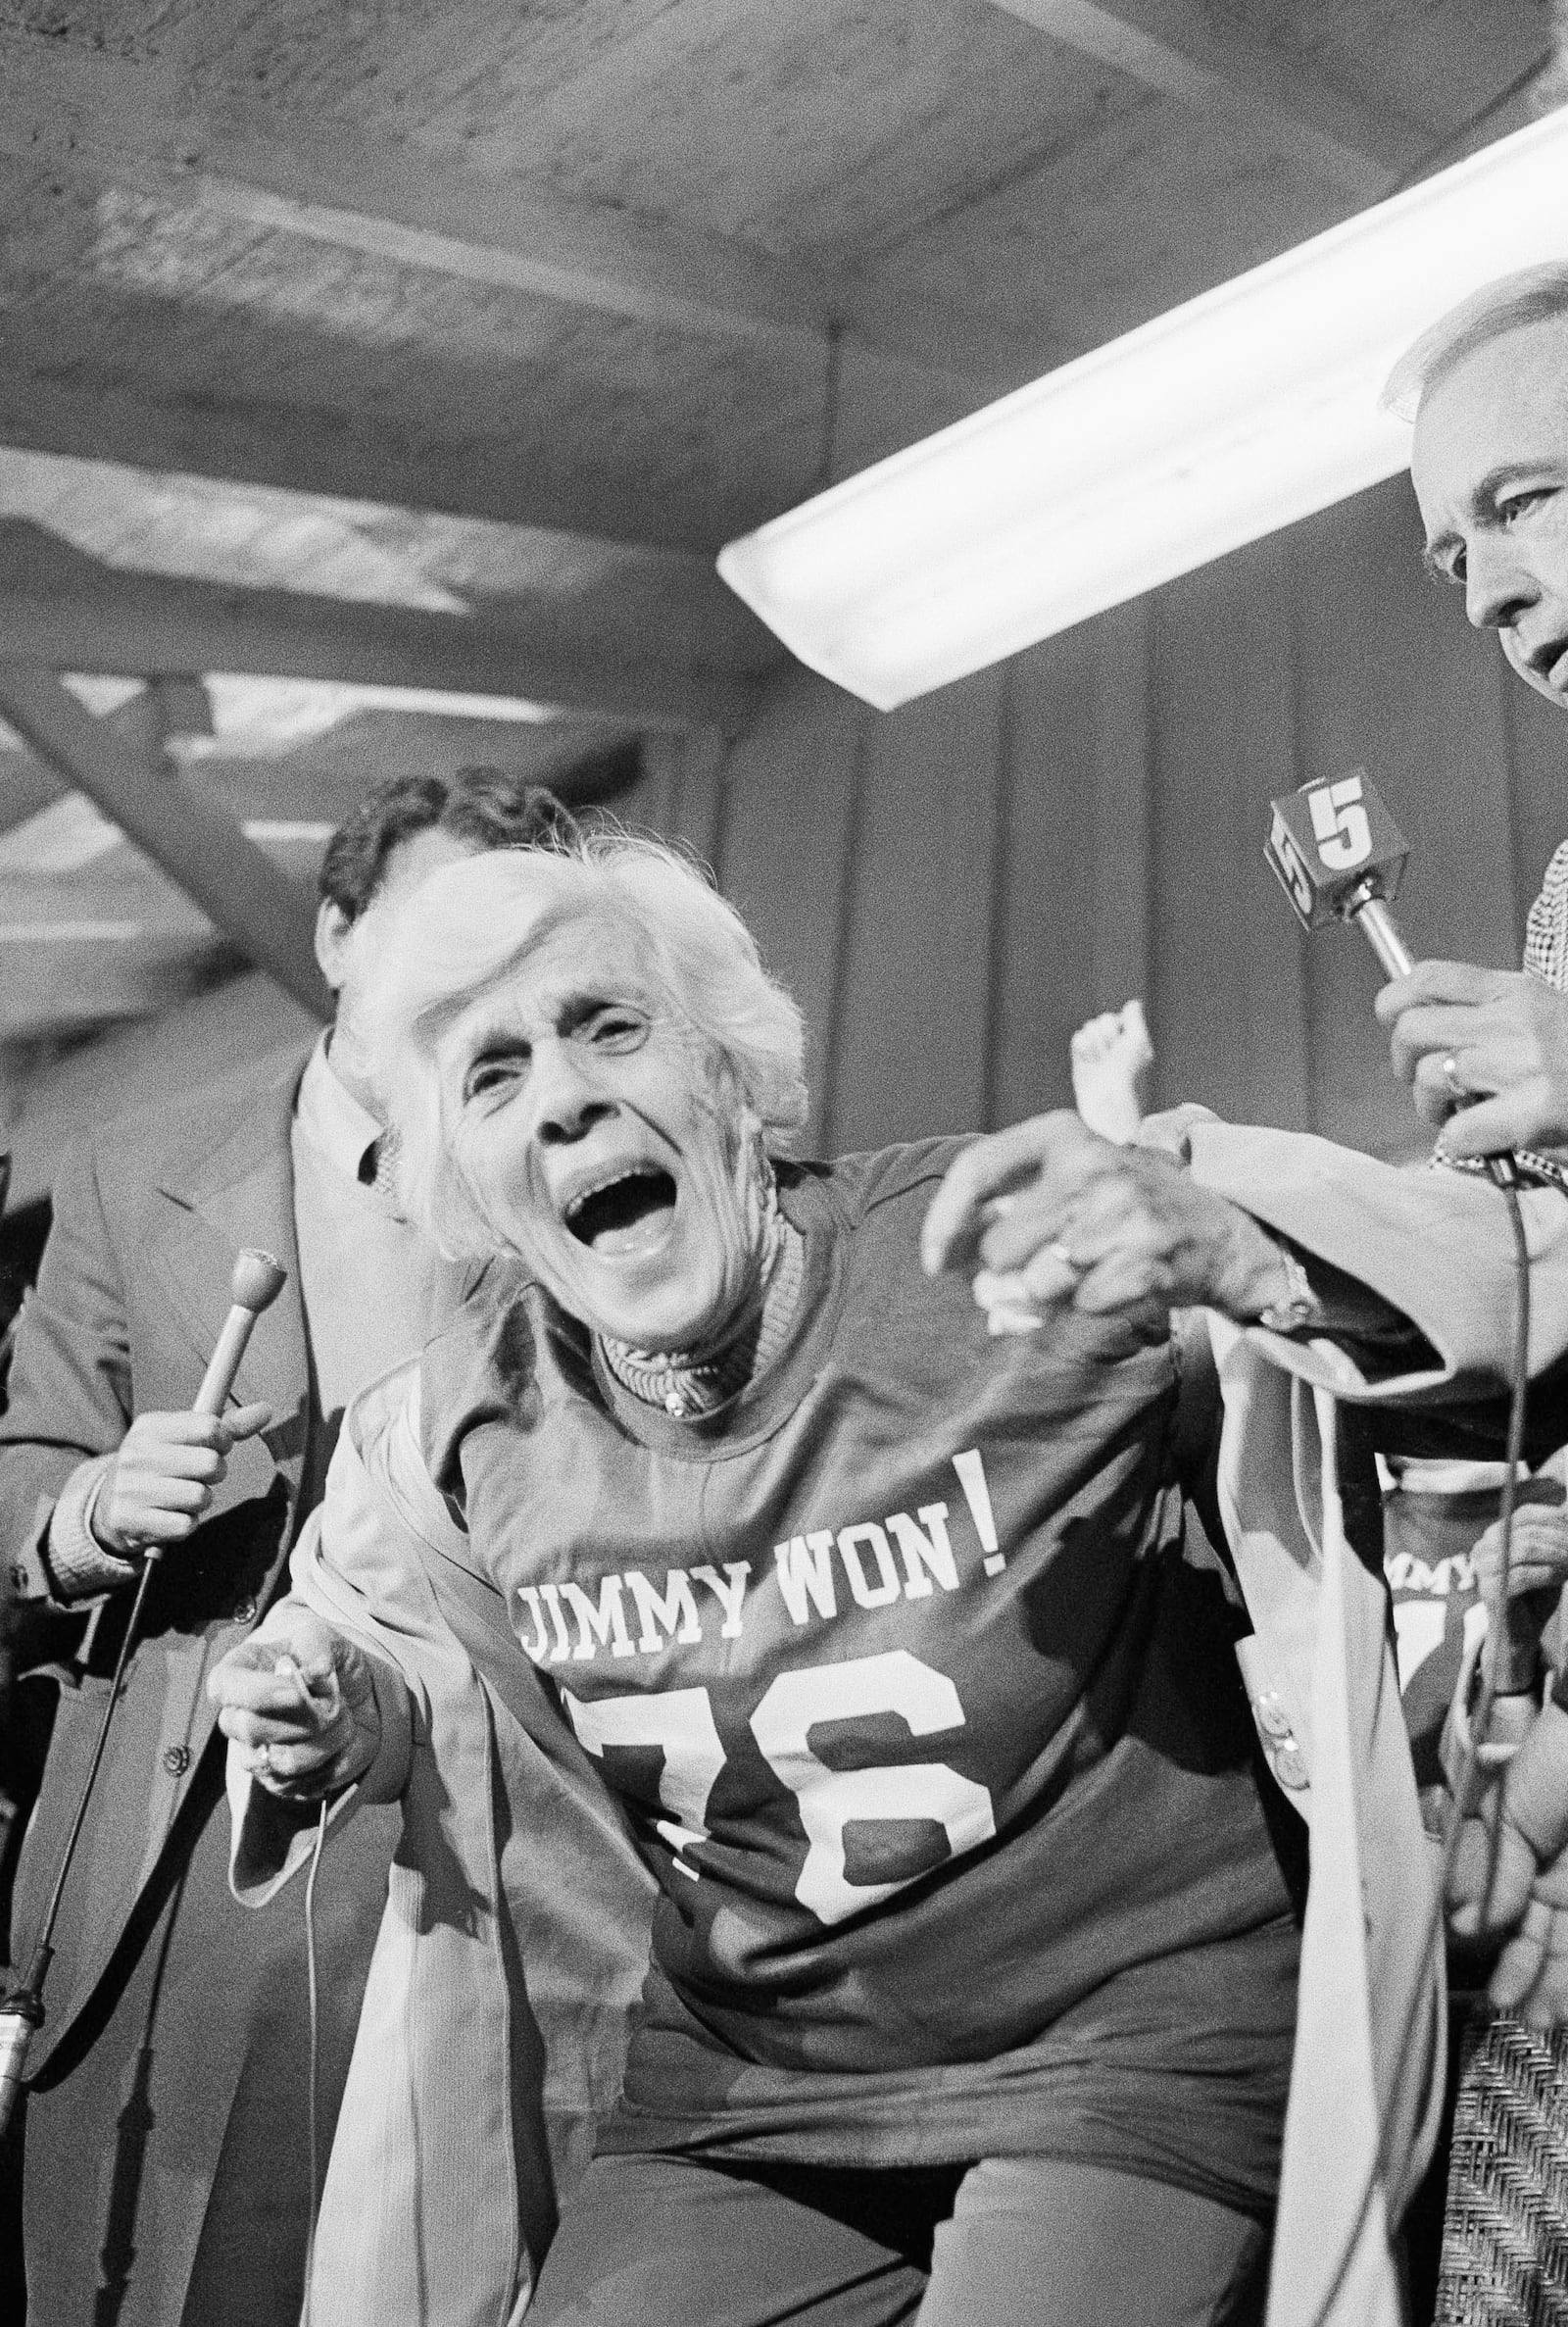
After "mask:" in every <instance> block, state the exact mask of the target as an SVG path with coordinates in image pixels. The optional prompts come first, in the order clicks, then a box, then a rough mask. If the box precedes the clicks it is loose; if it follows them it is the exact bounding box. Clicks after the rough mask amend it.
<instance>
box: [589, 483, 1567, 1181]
mask: <svg viewBox="0 0 1568 2327" xmlns="http://www.w3.org/2000/svg"><path fill="white" fill-rule="evenodd" d="M1419 546H1420V534H1419V526H1418V520H1417V518H1416V513H1415V508H1414V504H1413V501H1412V499H1411V497H1410V492H1409V487H1408V484H1407V482H1406V481H1405V480H1403V479H1396V480H1395V481H1394V482H1393V483H1391V484H1390V485H1387V486H1384V487H1381V488H1379V489H1378V490H1377V491H1376V492H1373V493H1369V494H1365V495H1363V496H1361V497H1360V498H1359V499H1357V500H1356V501H1353V502H1349V503H1347V504H1344V505H1343V506H1342V507H1340V508H1339V509H1336V510H1331V511H1328V512H1326V513H1325V514H1324V515H1323V516H1321V517H1319V518H1316V519H1314V520H1311V521H1309V522H1308V523H1306V524H1303V525H1300V526H1298V527H1296V528H1294V529H1293V530H1291V531H1290V532H1287V533H1284V534H1280V535H1276V536H1275V537H1274V538H1273V539H1271V540H1269V541H1266V542H1262V543H1259V544H1257V545H1256V546H1255V547H1254V548H1252V549H1250V550H1248V551H1245V552H1243V553H1241V554H1239V555H1238V556H1236V557H1234V558H1230V559H1227V560H1225V561H1224V562H1223V563H1222V564H1220V565H1217V566H1213V567H1209V568H1207V569H1204V570H1203V571H1201V572H1200V573H1196V574H1192V575H1190V576H1188V577H1187V578H1186V579H1184V580H1182V581H1180V582H1178V583H1175V584H1172V585H1171V586H1170V587H1169V588H1167V589H1164V590H1161V591H1159V592H1157V593H1156V594H1154V595H1153V596H1152V598H1149V599H1146V600H1144V601H1141V602H1140V603H1139V604H1137V605H1135V606H1131V607H1126V608H1123V609H1120V610H1118V611H1117V612H1115V613H1113V614H1111V615H1108V616H1106V617H1104V618H1103V619H1100V620H1098V621H1095V622H1091V623H1086V624H1084V625H1083V626H1081V627H1080V628H1078V629H1076V630H1074V631H1071V632H1069V633H1068V634H1067V635H1065V636H1064V637H1061V638H1058V639H1054V640H1050V641H1048V642H1047V643H1046V644H1045V645H1044V646H1041V647H1038V648H1035V649H1034V650H1032V651H1031V652H1030V653H1029V654H1027V655H1023V656H1020V657H1018V658H1017V659H1016V660H1015V661H1013V662H1012V663H1010V664H1008V665H1006V666H1005V667H1003V668H999V669H997V670H993V671H988V672H984V673H982V674H981V675H980V676H978V677H977V678H974V679H971V680H967V681H965V682H963V683H962V684H960V685H958V686H956V687H952V688H949V689H946V690H945V691H944V692H943V693H942V694H940V695H937V696H935V697H932V698H929V699H927V700H926V701H925V702H923V703H917V704H914V705H911V706H910V707H909V708H908V709H907V710H906V711H904V712H901V713H897V714H894V715H893V716H891V717H883V716H881V715H879V714H877V713H874V712H869V711H866V710H863V709H862V708H861V707H860V706H858V705H857V704H856V703H854V702H852V701H851V700H850V699H849V698H847V697H845V696H843V695H841V694H839V693H838V692H837V691H836V690H834V689H832V688H830V687H827V686H825V685H823V684H821V683H820V682H818V681H816V680H814V679H811V678H809V676H807V675H806V674H804V673H800V672H792V673H791V674H790V675H789V676H787V677H786V678H784V679H782V680H781V681H780V682H779V683H778V684H777V686H776V688H775V690H774V693H773V696H772V700H771V702H770V704H769V706H768V708H767V710H766V712H765V714H764V716H763V717H762V718H761V719H760V721H759V722H758V723H757V725H756V726H755V728H754V729H753V730H752V732H750V733H749V734H748V735H746V736H745V737H744V738H742V739H741V741H740V742H739V743H738V744H736V745H735V746H734V747H733V748H732V749H731V751H730V752H729V754H728V755H727V757H726V758H721V757H720V755H719V754H718V753H717V752H716V751H714V750H711V749H706V750H705V749H704V748H702V747H698V746H688V747H686V748H685V750H684V751H681V750H680V749H678V748H676V749H670V750H668V751H667V752H665V753H664V754H663V756H662V758H661V759H659V760H657V761H656V762H655V763H654V765H653V766H652V767H651V770H650V774H649V776H648V778H647V779H646V780H645V783H644V785H643V786H642V788H641V790H640V792H639V794H638V795H637V796H635V798H634V799H633V800H632V801H631V802H629V803H627V804H626V814H627V816H628V818H630V819H639V818H640V819H641V820H645V821H647V822H649V823H652V824H654V825H655V826H657V827H658V828H659V829H661V830H664V831H667V832H672V833H678V834H683V835H684V836H686V837H687V838H688V839H690V840H691V842H692V843H693V845H695V846H696V847H697V848H698V849H699V850H700V851H701V852H702V853H703V854H704V855H705V856H707V857H708V858H709V859H710V861H711V862H712V863H713V864H714V866H715V867H716V869H717V871H718V874H719V878H720V881H721V883H722V885H723V887H724V888H725V890H726V891H727V893H728V894H729V895H731V896H732V897H734V898H735V899H736V900H737V902H738V903H739V904H740V905H741V906H742V907H743V908H744V910H745V911H746V913H747V915H748V916H749V918H750V920H751V922H752V925H753V927H754V928H755V929H756V931H757V933H758V936H759V938H760V941H761V944H762V947H763V951H764V954H765V955H766V958H767V960H768V962H769V964H770V965H771V966H772V967H774V968H775V969H776V970H777V972H778V973H779V974H780V975H781V976H782V977H783V978H784V979H785V980H786V982H787V983H789V984H790V985H791V986H792V987H793V988H794V990H795V992H796V993H797V995H798V996H799V997H800V999H801V1001H802V1002H803V1004H804V1005H805V1007H806V1010H807V1012H808V1015H809V1020H810V1023H811V1026H812V1031H813V1053H814V1055H813V1090H814V1092H815V1115H814V1120H813V1125H812V1132H813V1141H814V1143H815V1144H817V1145H819V1146H820V1147H822V1148H824V1149H835V1148H836V1149H846V1148H854V1147H860V1146H866V1145H872V1144H875V1143H878V1142H881V1141H885V1140H889V1139H897V1138H905V1137H912V1136H917V1135H919V1134H921V1133H925V1132H935V1131H950V1130H959V1129H967V1128H971V1127H974V1126H976V1125H982V1124H996V1123H1003V1122H1008V1121H1012V1120H1014V1119H1016V1118H1017V1117H1018V1116H1020V1115H1023V1114H1030V1113H1032V1112H1034V1111H1035V1110H1037V1109H1039V1108H1042V1107H1047V1106H1054V1105H1061V1104H1065V1103H1066V1102H1067V1101H1068V1099H1069V1096H1070V1086H1069V1081H1068V1073H1067V1039H1068V1036H1069V1035H1070V1033H1071V1031H1072V1029H1073V1027H1074V1026H1075V1025H1076V1024H1078V1022H1079V1021H1080V1020H1081V1019H1082V1018H1083V1017H1084V1016H1085V1015H1088V1014H1089V1013H1090V1012H1091V1011H1093V1010H1096V1009H1102V1008H1104V1007H1106V1006H1107V1005H1109V1004H1113V1003H1119V1002H1121V1001H1123V1000H1124V999H1125V998H1126V996H1127V995H1128V994H1130V993H1139V994H1142V995H1143V997H1144V998H1145V1000H1146V1002H1147V1004H1148V1006H1149V1010H1150V1016H1151V1020H1152V1025H1153V1028H1154V1033H1155V1039H1156V1043H1157V1046H1158V1052H1159V1067H1158V1088H1157V1097H1158V1099H1159V1101H1160V1102H1161V1103H1165V1102H1171V1101H1174V1100H1176V1099H1179V1098H1198V1099H1201V1100H1203V1101H1205V1102H1207V1103H1208V1104H1209V1105H1210V1106H1213V1107H1215V1108H1216V1109H1218V1110H1219V1111H1220V1113H1221V1114H1226V1115H1228V1116H1230V1117H1232V1118H1234V1119H1238V1120H1241V1119H1249V1118H1250V1119H1253V1120H1266V1121H1270V1122H1277V1123H1282V1124H1286V1125H1289V1126H1293V1127H1299V1128H1310V1129H1316V1130H1321V1131H1324V1132H1327V1133H1329V1134H1331V1135H1332V1136H1334V1137H1336V1138H1339V1139H1343V1140H1347V1141H1349V1142H1352V1143H1354V1144H1356V1145H1360V1146H1365V1147H1368V1148H1371V1149H1374V1150H1376V1151H1378V1152H1381V1153H1386V1154H1408V1153H1414V1152H1417V1151H1418V1150H1419V1148H1420V1146H1421V1145H1422V1144H1423V1141H1424V1134H1422V1133H1421V1131H1420V1128H1419V1126H1418V1125H1416V1124H1415V1123H1414V1120H1413V1118H1412V1117H1411V1115H1410V1114H1409V1112H1408V1107H1407V1103H1406V1100H1405V1097H1404V1094H1403V1093H1402V1091H1400V1090H1399V1089H1397V1087H1396V1086H1394V1085H1393V1083H1392V1081H1391V1079H1390V1076H1389V1072H1388V1066H1387V1056H1386V1052H1385V1050H1384V1047H1383V1043H1382V1038H1381V1036H1380V1035H1379V1034H1378V1032H1377V1029H1376V1027H1375V1025H1374V1024H1373V1022H1372V1019H1371V1016H1370V1005H1371V1000H1372V995H1373V993H1374V991H1375V989H1376V985H1377V982H1378V979H1377V971H1376V967H1375V965H1374V963H1373V961H1372V957H1371V955H1370V954H1369V953H1368V951H1367V949H1366V948H1365V946H1364V945H1363V944H1362V942H1361V941H1360V939H1359V938H1357V937H1355V936H1354V935H1352V934H1350V933H1348V932H1344V931H1339V930H1334V931H1329V932H1325V933H1323V934H1321V935H1319V936H1318V937H1316V938H1314V939H1312V940H1311V941H1310V942H1308V941H1306V940H1304V939H1303V938H1302V937H1301V936H1300V935H1299V932H1298V930H1297V928H1296V925H1295V923H1294V921H1293V919H1292V917H1291V916H1290V914H1289V912H1288V910H1287V908H1286V906H1285V902H1284V899H1283V898H1282V896H1281V895H1280V893H1279V891H1278V889H1277V888H1276V886H1275V884H1274V881H1273V878H1272V876H1271V875H1270V873H1269V872H1268V871H1267V869H1266V867H1265V866H1264V864H1263V861H1262V845H1263V837H1264V831H1265V827H1266V823H1267V811H1268V802H1269V800H1270V798H1271V797H1273V796H1274V795H1275V794H1277V793H1280V792H1283V791H1286V790H1288V789H1289V788H1291V787H1292V786H1293V785H1296V784H1299V783H1302V782H1304V781H1306V780H1307V779H1308V778H1309V777H1311V776H1316V775H1322V774H1327V773H1332V772H1338V771H1341V770H1343V769H1344V768H1346V767H1351V766H1355V765H1357V764H1361V765H1364V766H1365V767H1367V768H1368V769H1369V770H1370V771H1371V773H1372V776H1373V779H1374V781H1375V782H1376V783H1377V784H1378V785H1379V787H1380V788H1381V789H1382V790H1383V792H1384V794H1385V797H1386V798H1387V799H1388V801H1389V803H1390V805H1391V806H1392V808H1393V809H1394V812H1395V814H1396V817H1397V819H1398V821H1399V822H1400V823H1401V824H1402V826H1403V827H1404V829H1405V831H1406V833H1407V835H1408V837H1409V839H1410V840H1411V842H1412V844H1413V852H1414V853H1413V855H1412V858H1411V864H1410V870H1409V874H1408V876H1407V880H1406V886H1405V890H1404V893H1403V896H1402V897H1401V900H1400V913H1401V916H1402V918H1403V919H1404V921H1405V925H1406V928H1407V932H1408V934H1409V936H1410V939H1411V942H1412V943H1413V944H1414V946H1415V947H1416V950H1417V951H1418V952H1421V953H1428V954H1431V953H1439V952H1442V953H1446V954H1451V955H1456V956H1460V957H1463V958H1465V959H1468V960H1474V961H1479V962H1488V963H1498V964H1503V963H1510V962H1516V961H1517V955H1518V947H1519V943H1520V938H1521V933H1522V926H1523V918H1524V912H1525V909H1526V907H1527V906H1528V903H1529V900H1530V897H1531V896H1532V895H1533V893H1534V890H1535V887H1536V884H1537V882H1538V881H1539V878H1540V875H1541V872H1542V870H1543V868H1544V865H1545V862H1546V859H1547V858H1548V856H1549V855H1550V853H1551V850H1552V849H1553V847H1554V846H1555V845H1556V843H1557V841H1558V840H1559V839H1561V838H1562V837H1563V835H1564V834H1565V833H1568V721H1562V720H1560V719H1558V718H1557V717H1556V715H1555V714H1554V713H1553V712H1552V710H1551V709H1550V707H1549V706H1547V705H1545V704H1543V703H1541V702H1540V701H1538V700H1537V699H1536V698H1535V697H1533V696H1531V695H1529V694H1527V692H1526V691H1525V690H1524V689H1523V688H1522V687H1521V686H1520V685H1519V683H1518V681H1517V680H1515V679H1514V678H1513V677H1512V676H1511V674H1509V673H1508V672H1507V670H1506V669H1505V668H1504V665H1503V663H1502V659H1501V656H1500V654H1499V653H1498V651H1497V648H1496V645H1495V641H1493V640H1491V639H1482V638H1478V637H1476V636H1475V635H1474V634H1473V633H1472V632H1471V631H1470V630H1469V629H1468V628H1467V626H1466V624H1465V622H1464V619H1463V615H1462V610H1461V607H1460V604H1459V602H1458V599H1457V596H1456V595H1454V594H1450V593H1446V592H1444V591H1441V590H1439V589H1438V588H1436V587H1434V586H1433V584H1431V583H1430V582H1429V581H1428V580H1427V578H1426V577H1425V575H1424V574H1423V572H1422V570H1421V569H1420V566H1419V563H1418V550H1419ZM1559 730H1560V732H1559Z"/></svg>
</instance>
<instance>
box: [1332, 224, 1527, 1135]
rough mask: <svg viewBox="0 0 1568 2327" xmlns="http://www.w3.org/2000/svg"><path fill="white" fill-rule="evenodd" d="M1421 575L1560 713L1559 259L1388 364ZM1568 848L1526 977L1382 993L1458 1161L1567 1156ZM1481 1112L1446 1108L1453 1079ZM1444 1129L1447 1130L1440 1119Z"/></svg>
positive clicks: (1458, 966) (1467, 967) (1382, 1006)
mask: <svg viewBox="0 0 1568 2327" xmlns="http://www.w3.org/2000/svg"><path fill="white" fill-rule="evenodd" d="M1384 400H1385V402H1386V403H1387V404H1389V405H1390V406H1391V407H1392V408H1393V409H1394V410H1396V411H1397V412H1399V413H1401V414H1403V415H1404V417H1405V418H1407V419H1409V420H1411V421H1413V423H1414V431H1415V432H1414V438H1413V441H1412V445H1411V460H1410V473H1411V478H1412V481H1413V483H1414V485H1415V490H1416V499H1417V501H1418V502H1419V503H1420V506H1421V516H1422V520H1423V522H1424V524H1425V527H1426V535H1427V542H1426V552H1425V556H1426V562H1427V565H1428V567H1429V568H1430V569H1431V570H1432V571H1433V572H1434V573H1436V574H1437V575H1439V577H1440V578H1441V579H1443V580H1445V581H1448V582H1451V583H1453V584H1454V585H1455V586H1456V587H1457V588H1458V589H1460V590H1462V591H1463V593H1464V605H1465V613H1466V615H1467V616H1468V618H1469V619H1470V620H1471V622H1472V623H1474V624H1475V626H1476V628H1477V629H1484V630H1495V632H1496V634H1497V638H1498V642H1499V644H1500V645H1501V648H1502V651H1503V655H1504V657H1505V659H1506V661H1507V663H1508V665H1509V668H1511V669H1512V670H1513V671H1514V672H1515V673H1516V675H1517V676H1518V677H1520V678H1521V679H1523V680H1524V682H1525V684H1526V685H1527V686H1528V687H1530V688H1532V689H1533V690H1534V692H1535V693H1537V694H1538V695H1543V696H1544V697H1545V699H1546V701H1547V702H1548V703H1554V704H1556V705H1557V706H1558V708H1559V709H1568V265H1556V266H1546V267H1533V268H1529V269H1526V270H1525V271H1524V272H1521V273H1518V274H1511V275H1505V276H1503V277H1502V278H1501V279H1500V280H1499V281H1497V282H1495V283H1490V284H1488V286H1487V287H1486V288H1485V289H1484V290H1481V291H1478V292H1477V293H1476V294H1475V295H1474V297H1473V298H1470V299H1467V300H1465V301H1464V302H1463V303H1462V304H1461V305H1460V306H1458V307H1456V308H1454V309H1453V310H1452V311H1451V312H1450V313H1449V314H1447V315H1446V316H1445V317H1443V318H1442V320H1441V321H1440V322H1437V323H1435V324H1434V325H1433V327H1432V329H1431V330H1430V331H1429V332H1427V333H1426V334H1425V335H1424V336H1423V337H1422V338H1421V339H1419V340H1417V342H1416V344H1415V345H1414V347H1412V348H1411V349H1409V350H1408V352H1407V353H1406V354H1405V356H1404V357H1403V358H1402V359H1401V361H1400V362H1399V364H1398V365H1397V367H1396V369H1395V371H1394V373H1393V376H1392V377H1391V379H1390V381H1389V385H1388V388H1387V390H1386V392H1385V399H1384ZM1565 983H1568V844H1565V846H1564V847H1563V848H1561V849H1559V850H1558V852H1557V854H1556V856H1555V857H1554V858H1553V859H1552V862H1551V865H1550V866H1549V867H1548V869H1547V873H1546V879H1545V884H1544V887H1543V889H1542V893H1541V895H1540V897H1539V898H1538V899H1537V901H1536V904H1535V906H1534V907H1533V908H1532V911H1531V915H1530V924H1529V933H1528V943H1527V946H1526V950H1525V970H1524V973H1523V974H1521V973H1520V972H1518V971H1514V970H1500V969H1483V968H1478V967H1476V966H1475V965H1472V964H1469V963H1464V962H1422V963H1419V964H1418V965H1417V966H1416V967H1415V968H1414V969H1413V970H1411V972H1410V974H1409V975H1408V977H1401V978H1396V979H1395V980H1394V982H1393V983H1392V984H1391V985H1388V986H1386V987H1385V988H1384V990H1383V992H1382V993H1381V994H1380V995H1379V996H1378V1004H1377V1010H1378V1016H1379V1017H1380V1018H1381V1019H1382V1021H1383V1023H1384V1025H1385V1026H1387V1027H1388V1029H1389V1032H1390V1036H1391V1041H1392V1047H1393V1053H1394V1064H1395V1067H1396V1069H1397V1072H1398V1073H1399V1074H1401V1075H1402V1076H1403V1077H1404V1079H1405V1080H1406V1081H1407V1082H1409V1083H1410V1084H1411V1085H1412V1086H1413V1089H1414V1094H1415V1102H1416V1106H1417V1107H1418V1108H1419V1110H1420V1111H1421V1113H1422V1114H1424V1115H1425V1116H1426V1118H1427V1120H1428V1121H1429V1122H1434V1123H1442V1124H1443V1125H1444V1129H1443V1145H1444V1146H1445V1148H1446V1150H1447V1152H1448V1153H1449V1154H1451V1155H1453V1156H1455V1157H1459V1158H1467V1157H1475V1156H1483V1155H1487V1154H1489V1153H1491V1152H1495V1150H1496V1149H1498V1148H1502V1147H1511V1148H1515V1149H1519V1148H1526V1149H1542V1148H1544V1149H1548V1150H1555V1149H1558V1148H1562V1147H1568V993H1565V992H1564V990H1563V989H1564V986H1565ZM1455 1083H1457V1084H1458V1086H1459V1087H1460V1088H1461V1089H1462V1090H1464V1091H1467V1092H1473V1093H1475V1094H1477V1095H1478V1099H1479V1104H1478V1105H1476V1106H1473V1107H1468V1108H1466V1109H1464V1110H1463V1111H1462V1112H1461V1113H1460V1114H1453V1086H1454V1085H1455ZM1450 1117H1451V1119H1447V1118H1450Z"/></svg>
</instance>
